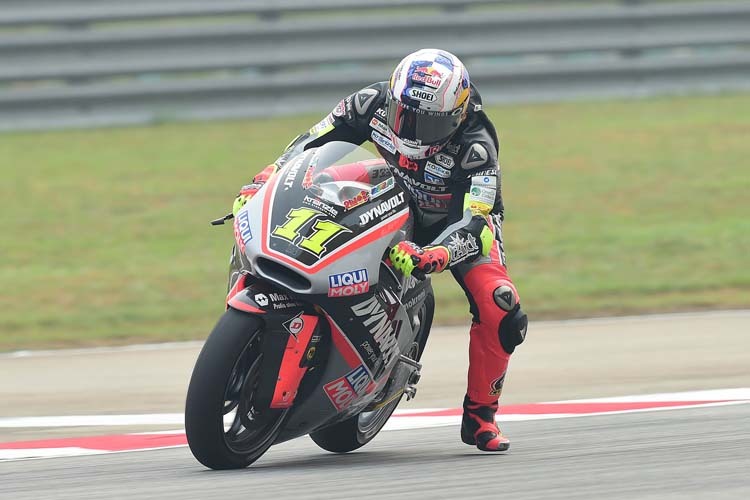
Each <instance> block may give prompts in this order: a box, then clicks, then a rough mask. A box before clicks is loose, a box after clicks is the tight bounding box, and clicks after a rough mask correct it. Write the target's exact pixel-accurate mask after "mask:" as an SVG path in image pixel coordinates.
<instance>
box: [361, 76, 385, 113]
mask: <svg viewBox="0 0 750 500" xmlns="http://www.w3.org/2000/svg"><path fill="white" fill-rule="evenodd" d="M382 90H383V82H379V83H376V84H374V85H370V86H369V87H365V88H363V89H362V90H360V91H359V92H357V93H356V94H354V110H355V111H356V112H357V114H358V115H359V116H363V115H365V114H366V113H367V112H368V111H369V110H370V109H371V107H372V103H373V102H374V101H375V100H376V98H377V97H378V95H380V94H381V93H382Z"/></svg>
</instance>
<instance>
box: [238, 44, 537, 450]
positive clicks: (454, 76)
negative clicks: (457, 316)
mask: <svg viewBox="0 0 750 500" xmlns="http://www.w3.org/2000/svg"><path fill="white" fill-rule="evenodd" d="M366 140H369V141H371V142H373V143H374V144H375V147H376V148H377V150H378V152H379V153H380V154H381V156H383V158H384V159H385V160H386V161H387V162H388V164H389V165H391V170H392V171H393V173H394V175H396V176H398V177H400V178H401V179H402V180H403V181H404V182H403V183H404V184H405V186H406V188H407V189H408V190H409V192H410V194H411V196H412V199H413V200H414V201H415V203H416V205H417V209H416V214H415V226H416V231H415V237H414V241H413V242H406V241H404V242H400V243H399V244H398V245H396V246H395V247H394V248H393V249H392V250H391V252H390V259H391V262H392V264H393V265H394V266H395V267H396V268H397V269H399V270H400V271H401V272H403V273H404V274H406V275H410V274H413V275H415V276H417V277H420V276H423V275H424V274H427V273H431V272H441V271H443V270H445V269H450V270H451V273H452V274H453V276H454V277H455V279H456V281H457V282H458V283H459V284H460V285H461V287H462V288H463V290H464V292H465V293H466V296H467V298H468V301H469V305H470V311H471V314H472V326H471V329H470V343H469V373H468V389H467V392H466V396H465V398H464V402H463V411H464V413H463V419H462V425H461V439H462V440H463V442H465V443H466V444H470V445H476V446H477V448H479V449H480V450H483V451H504V450H507V449H508V448H509V446H510V441H509V440H508V438H507V437H505V436H504V435H503V434H502V433H501V431H500V429H499V428H498V426H497V424H496V422H495V413H496V412H497V409H498V399H499V397H500V394H501V392H502V388H503V382H504V380H505V374H506V371H507V368H508V361H509V359H510V355H511V354H512V353H513V351H514V350H515V348H516V346H517V345H519V344H520V343H521V342H523V340H524V338H525V335H526V328H527V317H526V314H524V313H523V311H522V310H521V306H520V299H519V296H518V291H517V290H516V287H515V285H514V284H513V282H512V281H511V279H510V277H509V276H508V272H507V268H506V262H505V254H504V250H503V240H502V233H501V225H502V221H503V202H502V197H501V193H500V171H499V165H498V158H497V155H498V150H499V141H498V138H497V133H496V131H495V128H494V126H493V125H492V123H491V122H490V120H489V118H488V117H487V115H486V114H485V113H484V111H482V101H481V97H480V96H479V92H478V91H477V89H476V88H475V87H474V86H473V85H472V84H471V83H470V81H469V74H468V72H467V70H466V68H465V67H464V65H463V64H462V63H461V61H460V60H459V59H458V58H457V57H456V56H455V55H453V54H451V53H449V52H446V51H444V50H438V49H422V50H419V51H417V52H414V53H412V54H409V55H407V56H406V57H405V58H404V59H403V60H402V61H401V62H400V63H399V64H398V66H397V67H396V69H395V70H394V72H393V74H392V76H391V79H390V81H387V82H379V83H375V84H373V85H370V86H368V87H365V88H364V89H362V90H360V91H358V92H355V93H354V94H351V95H350V96H348V97H346V98H345V99H343V100H342V101H341V102H339V103H338V104H337V105H336V107H335V108H334V109H333V111H331V113H329V114H328V115H327V116H326V117H325V118H324V119H323V120H322V121H321V122H319V123H318V124H317V125H315V126H313V127H312V128H311V129H310V130H309V131H307V132H305V133H303V134H301V135H299V136H298V137H296V138H295V139H294V140H293V141H292V142H291V144H290V145H289V146H288V147H287V148H286V150H285V151H284V153H283V154H282V155H281V157H280V158H279V159H278V160H276V162H275V163H274V164H272V165H269V166H268V167H266V168H265V169H264V170H263V171H262V172H261V173H259V174H258V175H256V176H255V178H254V179H253V183H252V184H250V185H248V186H244V187H243V188H242V189H241V191H240V194H239V195H238V197H237V199H236V200H235V203H234V206H233V212H234V213H235V214H236V213H237V211H238V210H239V209H240V208H241V207H242V206H243V205H244V204H245V203H246V202H247V200H248V199H249V198H250V197H251V196H252V195H254V194H255V192H257V190H258V189H259V188H260V186H262V184H263V183H264V182H265V181H267V180H268V179H269V178H270V177H271V176H272V175H274V174H275V173H276V172H277V171H278V170H279V169H280V168H281V167H282V166H283V165H284V164H285V162H286V161H287V160H288V159H289V158H291V157H293V156H295V155H296V154H298V153H299V152H301V151H303V150H305V149H308V148H312V147H317V146H321V145H323V144H325V143H328V142H331V141H345V142H350V143H353V144H357V145H360V144H362V143H363V142H364V141H366Z"/></svg>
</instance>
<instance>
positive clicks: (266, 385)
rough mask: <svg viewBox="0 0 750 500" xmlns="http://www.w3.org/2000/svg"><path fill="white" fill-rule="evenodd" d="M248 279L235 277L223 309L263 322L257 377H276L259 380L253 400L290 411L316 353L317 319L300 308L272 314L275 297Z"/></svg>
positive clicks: (274, 309) (317, 337)
mask: <svg viewBox="0 0 750 500" xmlns="http://www.w3.org/2000/svg"><path fill="white" fill-rule="evenodd" d="M251 279H252V278H251V276H250V275H248V274H246V273H242V272H240V273H239V275H238V276H237V277H236V280H235V281H234V283H233V284H232V286H231V287H230V289H229V292H228V293H227V299H226V307H227V309H229V308H232V309H236V310H239V311H243V312H246V313H249V314H253V315H256V316H258V317H259V318H260V319H261V320H262V321H263V324H264V329H263V330H264V335H263V341H262V342H263V345H262V352H263V359H262V361H261V370H262V371H261V373H263V374H275V375H276V376H275V377H263V378H262V381H261V386H260V387H259V388H258V396H257V399H258V401H259V402H260V404H261V405H267V406H268V407H270V408H274V409H284V408H290V407H291V406H292V405H293V404H294V400H295V398H296V397H297V394H298V392H299V387H300V383H301V382H302V378H303V377H304V376H305V373H307V371H308V368H309V367H310V366H311V364H312V362H313V360H314V359H315V354H316V352H317V350H318V344H319V342H320V340H321V335H320V333H319V322H320V316H319V315H318V314H308V313H306V312H305V308H304V307H303V305H302V304H299V305H298V306H293V307H284V308H283V309H282V310H280V311H276V306H277V305H278V304H279V302H278V301H276V299H274V296H275V295H279V294H276V293H273V292H269V291H268V290H266V289H264V287H262V286H260V287H259V286H257V285H256V284H254V283H251ZM289 303H293V302H291V299H290V302H288V303H285V304H284V305H285V306H287V305H288V304H289ZM281 311H283V312H281Z"/></svg>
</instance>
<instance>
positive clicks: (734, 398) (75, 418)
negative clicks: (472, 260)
mask: <svg viewBox="0 0 750 500" xmlns="http://www.w3.org/2000/svg"><path fill="white" fill-rule="evenodd" d="M673 401H677V402H683V401H685V402H689V401H699V402H700V401H705V402H708V403H709V404H711V405H726V404H742V403H745V402H749V401H750V387H742V388H735V389H715V390H704V391H690V392H676V393H675V392H670V393H661V394H646V395H632V396H616V397H608V398H596V399H577V400H568V401H553V402H547V403H536V404H539V405H545V404H560V403H579V404H580V403H648V402H673ZM701 406H708V404H706V403H702V404H701ZM673 408H674V407H666V408H650V409H649V411H657V410H668V409H673ZM441 410H445V408H414V409H411V408H410V409H408V410H396V413H395V414H396V415H400V416H404V417H409V418H405V419H401V420H410V421H411V420H414V421H416V419H420V420H421V419H433V420H434V419H439V418H446V419H453V420H455V418H454V417H422V416H420V415H419V414H424V413H425V412H430V411H441ZM629 411H635V410H624V412H629ZM613 413H615V412H606V414H608V415H609V414H613ZM595 414H596V415H598V414H601V413H585V414H578V413H577V414H571V415H570V416H579V415H595ZM551 415H552V416H551ZM559 415H561V414H543V415H528V414H506V415H503V413H502V407H501V409H500V415H499V417H498V420H500V421H503V420H505V421H512V420H537V419H542V418H560V417H559ZM566 415H567V414H566ZM453 420H450V422H453ZM184 421H185V417H184V415H183V414H182V413H151V414H132V415H64V416H42V417H6V418H0V428H5V429H25V428H55V427H117V426H138V425H143V426H145V425H182V424H183V423H184ZM435 421H437V420H435ZM446 425H449V424H446Z"/></svg>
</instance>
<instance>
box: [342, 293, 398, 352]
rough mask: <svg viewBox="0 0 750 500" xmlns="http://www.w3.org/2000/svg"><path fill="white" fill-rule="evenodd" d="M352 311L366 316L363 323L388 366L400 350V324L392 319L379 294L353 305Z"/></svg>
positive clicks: (363, 316)
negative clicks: (379, 298)
mask: <svg viewBox="0 0 750 500" xmlns="http://www.w3.org/2000/svg"><path fill="white" fill-rule="evenodd" d="M352 312H353V313H354V315H355V316H358V317H360V318H364V320H363V324H364V326H365V328H367V329H368V330H369V332H370V334H371V335H372V337H373V339H374V340H375V343H377V344H378V347H379V348H380V353H381V354H382V355H383V364H384V365H386V366H388V363H389V362H390V361H391V359H393V358H394V357H396V356H398V354H399V352H400V351H399V347H398V333H399V331H400V324H395V323H398V322H393V321H391V318H389V317H388V313H387V312H386V311H385V309H384V308H383V305H382V304H381V303H380V301H379V300H378V297H377V296H372V297H370V298H369V299H367V300H365V301H363V302H360V303H359V304H356V305H354V306H352Z"/></svg>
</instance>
